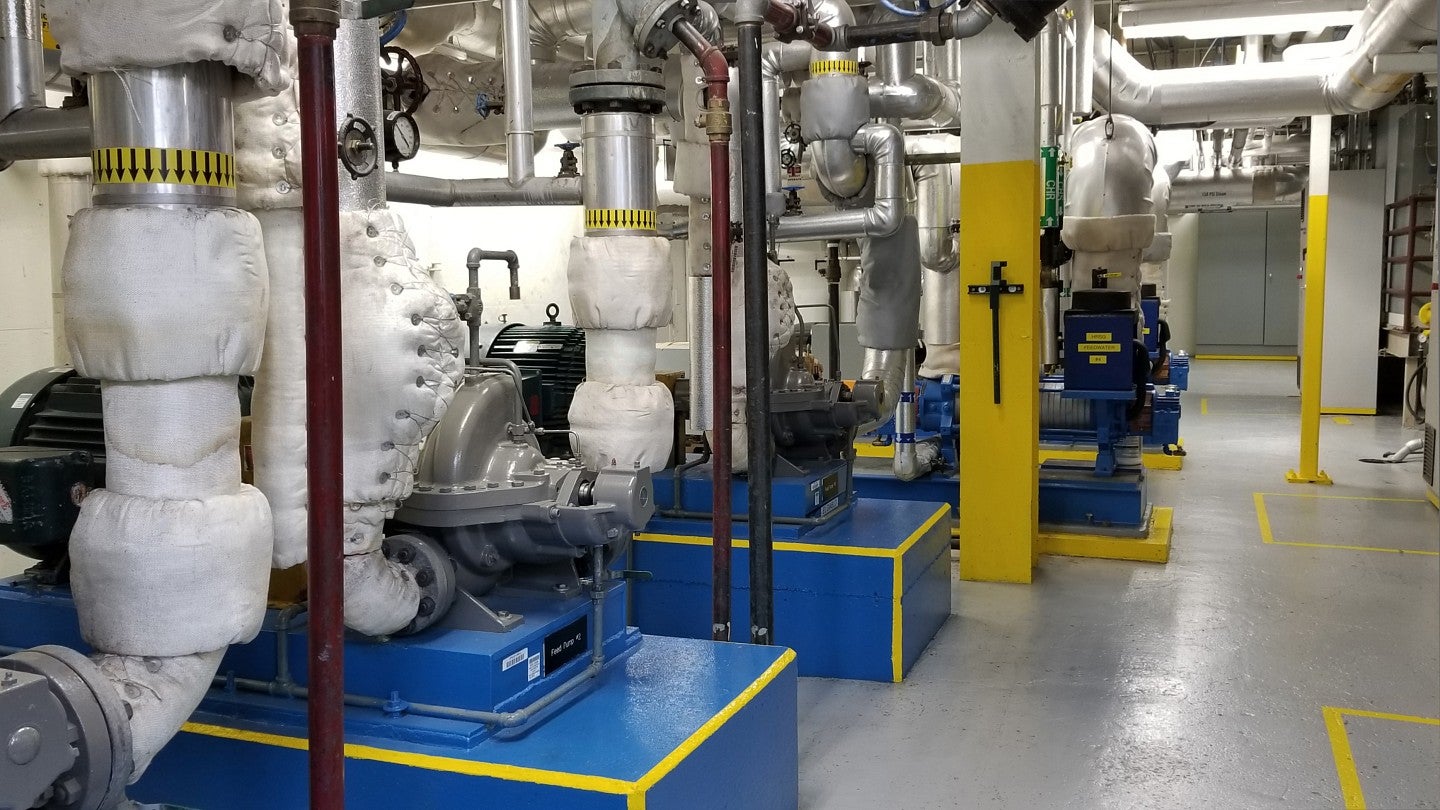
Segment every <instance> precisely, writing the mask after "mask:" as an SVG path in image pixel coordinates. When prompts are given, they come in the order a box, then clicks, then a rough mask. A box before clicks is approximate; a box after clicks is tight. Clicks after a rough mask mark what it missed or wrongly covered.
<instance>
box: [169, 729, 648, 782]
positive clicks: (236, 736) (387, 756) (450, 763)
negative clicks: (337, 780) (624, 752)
mask: <svg viewBox="0 0 1440 810" xmlns="http://www.w3.org/2000/svg"><path fill="white" fill-rule="evenodd" d="M181 730H182V731H186V732H189V733H191V734H199V735H202V736H206V737H218V738H221V739H227V740H236V741H239V742H248V743H257V744H260V745H269V746H274V747H276V748H289V749H292V750H296V751H305V750H308V749H309V748H310V741H309V740H307V739H305V738H304V737H289V736H285V735H281V734H269V733H266V732H261V731H247V730H245V729H239V728H230V727H229V726H216V725H211V724H209V723H186V724H185V725H184V726H182V727H181ZM345 757H346V758H347V759H355V760H367V761H371V762H383V763H386V764H389V765H403V766H405V767H407V768H419V769H421V770H427V771H441V772H444V773H457V774H461V775H464V776H482V777H489V778H492V779H503V780H505V781H507V782H528V783H531V784H537V785H549V786H551V787H561V788H570V789H572V790H588V791H591V792H593V793H608V794H612V795H619V796H626V795H629V794H630V793H631V792H633V791H634V790H635V789H636V787H637V785H638V783H636V782H627V781H625V780H623V779H612V778H610V777H606V776H591V775H588V774H578V773H563V772H561V771H547V770H541V769H539V768H526V767H522V766H519V765H502V764H498V763H493V762H475V761H472V760H466V759H454V758H452V757H440V756H434V755H431V754H415V753H411V752H408V751H396V750H393V749H389V748H376V747H374V746H369V745H358V744H356V743H346V744H345Z"/></svg>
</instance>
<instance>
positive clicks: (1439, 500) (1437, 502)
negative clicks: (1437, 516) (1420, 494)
mask: <svg viewBox="0 0 1440 810" xmlns="http://www.w3.org/2000/svg"><path fill="white" fill-rule="evenodd" d="M1425 500H1427V501H1429V502H1430V505H1431V506H1433V507H1435V508H1436V509H1440V495H1436V494H1435V493H1434V492H1431V491H1430V490H1428V489H1427V490H1425Z"/></svg>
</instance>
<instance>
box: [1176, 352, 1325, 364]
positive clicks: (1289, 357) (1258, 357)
mask: <svg viewBox="0 0 1440 810" xmlns="http://www.w3.org/2000/svg"><path fill="white" fill-rule="evenodd" d="M1194 359H1195V360H1250V361H1261V362H1280V361H1284V362H1290V363H1293V362H1295V361H1296V360H1299V359H1300V358H1299V357H1297V356H1296V355H1293V354H1197V355H1195V356H1194Z"/></svg>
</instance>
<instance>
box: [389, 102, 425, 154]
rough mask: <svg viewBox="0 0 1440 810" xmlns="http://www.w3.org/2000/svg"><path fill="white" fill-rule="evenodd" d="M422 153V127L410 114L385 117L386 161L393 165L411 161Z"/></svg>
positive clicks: (398, 113)
mask: <svg viewBox="0 0 1440 810" xmlns="http://www.w3.org/2000/svg"><path fill="white" fill-rule="evenodd" d="M419 153H420V126H419V125H418V124H416V123H415V118H414V117H413V116H411V115H410V114H409V113H404V112H392V113H389V114H387V115H386V116H385V159H386V160H388V161H390V162H391V163H399V162H400V161H402V160H411V159H413V158H414V157H415V156H416V155H417V154H419Z"/></svg>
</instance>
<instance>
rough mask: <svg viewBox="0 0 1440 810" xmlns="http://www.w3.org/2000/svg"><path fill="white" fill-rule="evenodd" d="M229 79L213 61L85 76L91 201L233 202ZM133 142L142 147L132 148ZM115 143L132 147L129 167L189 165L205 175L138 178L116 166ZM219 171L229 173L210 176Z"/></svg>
mask: <svg viewBox="0 0 1440 810" xmlns="http://www.w3.org/2000/svg"><path fill="white" fill-rule="evenodd" d="M233 83H234V75H233V72H232V71H231V70H230V68H229V67H228V66H226V65H223V64H221V63H219V62H191V63H189V64H184V65H167V66H165V67H153V68H148V67H136V68H130V69H128V70H126V71H125V72H124V73H119V72H109V73H97V74H95V75H94V76H91V77H90V112H91V133H92V134H91V138H92V140H93V147H94V150H95V152H94V155H93V160H94V168H95V197H94V199H95V204H96V205H224V206H233V205H234V204H235V166H234V156H235V122H234V116H233V115H232V107H231V85H232V84H233ZM137 147H146V148H145V149H141V150H140V151H139V152H138V153H135V150H136V148H137ZM117 150H128V153H133V154H136V156H135V157H132V158H130V160H133V161H134V163H135V168H136V169H144V168H145V167H149V168H150V169H151V170H153V171H158V172H160V173H162V174H166V173H171V172H173V173H177V174H186V173H189V172H193V173H194V175H196V176H197V177H198V176H200V175H202V174H203V175H204V177H205V178H206V180H205V182H192V180H191V179H190V178H186V177H176V178H175V179H176V182H173V183H159V182H151V181H150V180H149V178H142V177H139V176H138V175H139V174H140V172H135V173H134V174H127V173H125V172H123V171H118V172H117V171H115V170H116V169H118V168H119V165H118V164H120V163H121V161H120V159H119V157H118V152H117ZM154 150H162V151H160V152H158V153H157V152H156V151H154ZM172 162H173V163H174V164H176V165H170V164H171V163H172ZM222 176H223V177H224V178H228V180H222V179H217V178H220V177H222ZM126 179H134V180H135V182H125V181H126ZM212 180H213V182H212Z"/></svg>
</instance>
